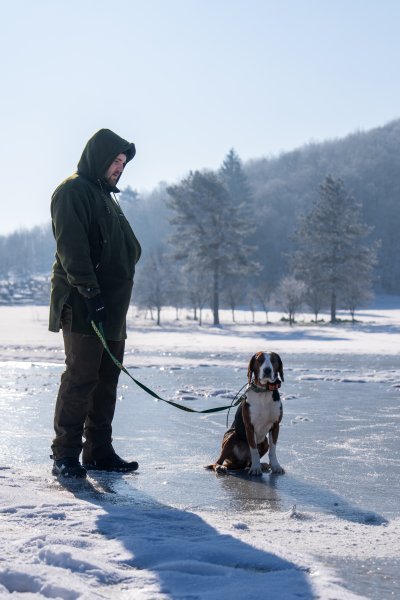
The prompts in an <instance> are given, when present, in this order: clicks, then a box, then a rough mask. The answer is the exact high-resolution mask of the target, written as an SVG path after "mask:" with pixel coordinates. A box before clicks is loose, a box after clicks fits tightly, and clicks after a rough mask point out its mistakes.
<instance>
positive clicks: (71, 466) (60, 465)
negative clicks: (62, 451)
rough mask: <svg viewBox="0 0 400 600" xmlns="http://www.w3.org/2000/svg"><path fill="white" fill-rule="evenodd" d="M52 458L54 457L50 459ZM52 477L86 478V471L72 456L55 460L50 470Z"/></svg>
mask: <svg viewBox="0 0 400 600" xmlns="http://www.w3.org/2000/svg"><path fill="white" fill-rule="evenodd" d="M50 458H54V457H50ZM52 474H53V475H61V476H62V477H77V478H81V479H82V478H84V477H86V469H85V468H84V467H82V465H81V463H80V462H79V460H78V459H77V458H75V457H73V456H66V457H65V458H55V459H54V463H53V469H52Z"/></svg>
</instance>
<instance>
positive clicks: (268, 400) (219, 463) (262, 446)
mask: <svg viewBox="0 0 400 600" xmlns="http://www.w3.org/2000/svg"><path fill="white" fill-rule="evenodd" d="M247 376H248V382H249V387H248V388H247V390H246V393H245V398H244V400H243V401H242V402H241V403H240V405H239V407H238V409H237V411H236V415H235V419H234V421H233V423H232V426H231V427H230V429H228V431H227V432H226V433H225V435H224V438H223V440H222V450H221V454H220V456H219V458H218V459H217V460H216V462H215V464H213V465H208V466H207V467H206V469H212V470H214V471H215V472H216V473H226V472H227V471H228V470H229V469H246V468H248V474H249V475H261V474H262V472H263V471H269V470H271V471H272V473H284V472H285V471H284V470H283V468H282V467H281V465H280V464H279V462H278V459H277V458H276V444H277V442H278V435H279V423H280V422H281V420H282V414H283V412H282V402H281V399H280V396H279V392H278V388H279V387H280V385H281V382H283V381H284V378H283V364H282V361H281V358H280V356H279V354H276V352H257V353H256V354H254V355H253V356H252V357H251V359H250V362H249V367H248V371H247ZM267 435H268V438H269V439H268V440H267ZM268 450H269V453H268V454H269V464H268V463H261V462H260V458H261V457H262V456H264V454H266V453H267V452H268Z"/></svg>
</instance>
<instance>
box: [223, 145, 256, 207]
mask: <svg viewBox="0 0 400 600" xmlns="http://www.w3.org/2000/svg"><path fill="white" fill-rule="evenodd" d="M219 173H220V176H221V180H222V182H223V183H224V185H225V187H226V189H227V190H228V193H229V196H230V198H231V200H232V202H233V204H234V205H235V206H244V205H248V204H249V203H250V202H251V200H252V198H251V191H250V185H249V182H248V179H247V177H246V175H245V173H244V171H243V168H242V162H241V160H240V158H239V156H238V154H237V153H236V152H235V150H234V149H233V148H231V149H230V150H229V152H228V154H227V155H226V156H225V159H224V161H223V163H222V165H221V168H220V171H219Z"/></svg>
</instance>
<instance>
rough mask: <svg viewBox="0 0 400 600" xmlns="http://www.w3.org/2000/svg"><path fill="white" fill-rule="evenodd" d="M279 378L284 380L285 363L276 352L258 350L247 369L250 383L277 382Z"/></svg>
mask: <svg viewBox="0 0 400 600" xmlns="http://www.w3.org/2000/svg"><path fill="white" fill-rule="evenodd" d="M278 375H279V379H280V380H281V381H282V382H283V381H284V377H283V363H282V360H281V357H280V356H279V354H277V353H276V352H257V353H256V354H253V356H252V357H251V359H250V362H249V368H248V370H247V378H248V381H249V383H251V382H252V381H254V383H255V384H256V385H265V384H267V383H275V382H276V380H277V379H278Z"/></svg>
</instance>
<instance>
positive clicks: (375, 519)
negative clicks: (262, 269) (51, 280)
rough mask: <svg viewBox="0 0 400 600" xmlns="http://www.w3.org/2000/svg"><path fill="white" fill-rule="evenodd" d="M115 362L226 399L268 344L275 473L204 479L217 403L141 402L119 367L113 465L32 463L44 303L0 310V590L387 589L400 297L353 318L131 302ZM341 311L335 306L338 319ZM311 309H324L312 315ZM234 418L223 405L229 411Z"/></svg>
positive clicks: (171, 393)
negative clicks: (198, 310) (54, 471)
mask: <svg viewBox="0 0 400 600" xmlns="http://www.w3.org/2000/svg"><path fill="white" fill-rule="evenodd" d="M129 316H130V319H129V337H128V342H127V353H126V360H125V364H126V366H127V367H129V368H130V369H132V374H133V376H134V377H135V378H137V379H139V380H140V381H142V382H143V383H145V384H146V385H149V386H150V387H152V388H153V389H154V390H156V391H157V392H158V393H159V394H160V395H162V396H163V397H166V398H169V399H172V400H174V401H178V402H182V403H185V404H187V405H189V406H191V407H193V408H198V409H203V408H208V407H210V406H218V405H220V406H224V405H227V404H228V405H229V404H230V402H231V400H232V398H233V397H234V396H235V394H236V392H237V391H238V390H239V389H240V387H241V386H242V385H243V384H244V383H245V379H246V369H247V362H248V360H249V358H250V356H251V354H253V353H254V352H255V351H257V350H259V349H264V348H265V349H269V350H274V351H277V352H279V353H280V354H281V357H282V359H283V362H284V368H285V383H284V385H283V386H282V390H281V391H282V394H283V404H284V419H283V424H282V429H281V434H280V439H279V444H278V457H279V461H280V462H281V464H282V465H283V466H284V467H285V470H286V474H285V475H283V476H273V475H270V474H264V475H263V476H262V477H261V478H249V477H248V476H246V474H240V475H228V476H225V477H224V476H215V475H214V474H213V473H210V472H209V471H206V470H204V469H203V465H205V464H208V463H209V462H210V461H211V460H213V459H215V458H216V456H217V454H218V451H219V446H220V443H221V439H222V435H223V432H224V430H225V427H226V413H217V414H213V415H193V414H188V413H185V412H183V411H178V410H176V409H175V408H172V407H170V406H169V405H167V404H165V403H162V402H156V401H154V400H153V399H152V398H150V397H149V396H146V394H145V393H144V392H143V391H141V390H140V389H139V388H137V387H135V385H134V383H133V382H131V381H130V380H129V379H128V378H127V377H126V376H125V375H124V374H122V375H121V379H120V386H119V392H118V404H117V411H116V417H115V421H114V443H115V447H116V449H117V451H118V452H119V453H120V454H121V455H123V456H124V457H127V458H129V457H131V456H132V458H135V459H138V460H139V463H140V469H139V471H138V472H136V473H134V474H129V475H119V474H96V475H95V476H91V477H89V478H88V479H87V480H86V481H68V480H67V481H59V480H57V479H56V478H54V477H52V476H51V473H50V470H51V462H50V460H49V458H48V454H49V446H50V443H51V439H52V413H53V407H54V399H55V395H56V392H57V387H58V382H59V377H60V374H61V372H62V368H63V350H62V337H61V334H60V335H57V334H52V333H49V332H48V331H47V308H46V307H31V306H19V307H4V306H3V307H1V308H0V331H1V339H0V367H1V368H0V408H1V412H2V436H1V437H0V456H1V463H0V480H1V488H0V539H1V547H2V550H1V554H0V598H3V597H4V598H6V597H8V596H11V597H13V598H24V599H25V598H28V599H29V598H35V599H37V598H62V599H77V598H85V599H86V598H88V599H92V598H93V599H97V598H122V599H124V598H133V599H139V600H141V599H143V600H161V599H163V600H164V599H167V598H174V599H175V598H176V599H185V600H195V599H200V600H202V599H207V600H208V599H210V600H211V599H214V598H215V599H217V598H218V599H219V600H220V599H224V598H236V597H238V598H239V597H243V598H246V599H257V600H258V599H259V598H265V597H266V598H269V597H271V598H272V597H275V598H278V599H280V600H286V599H292V598H293V599H295V598H296V599H298V598H304V599H311V598H321V599H332V600H333V599H344V600H351V599H352V598H372V599H378V598H379V599H382V598H391V597H393V598H395V597H399V595H400V583H399V580H398V572H399V566H400V564H399V563H400V560H399V556H400V535H399V534H400V514H399V513H400V511H399V503H398V498H399V497H400V478H399V467H400V456H399V446H398V427H399V419H400V403H399V389H400V369H399V364H398V348H399V332H400V299H396V298H392V299H390V298H381V299H379V302H377V303H376V305H375V306H373V307H371V308H369V309H368V310H363V311H362V312H361V313H360V314H358V315H357V319H358V322H357V323H356V324H354V325H352V324H350V323H344V322H343V323H339V324H338V325H336V326H334V327H332V326H331V325H329V324H328V323H327V322H325V323H319V324H318V325H314V324H310V320H311V316H310V315H298V316H297V320H298V324H297V325H295V326H294V327H289V326H288V325H287V324H286V323H284V322H281V321H280V318H281V316H282V315H281V314H279V313H274V312H271V314H270V315H269V319H270V321H271V322H270V324H268V325H265V324H264V323H265V317H264V315H262V314H261V313H259V314H256V322H255V323H253V322H252V316H251V314H250V313H245V312H241V311H237V314H236V320H237V322H236V323H235V324H232V323H231V322H230V313H229V312H226V313H223V314H222V326H221V327H220V328H216V327H212V325H211V323H210V320H209V316H207V315H206V324H205V325H204V327H201V328H200V327H199V326H198V325H197V324H196V323H194V322H193V321H192V320H190V319H188V318H186V314H185V313H183V312H182V315H181V319H180V321H175V320H174V317H175V313H174V311H165V312H164V313H163V314H162V318H164V324H163V325H162V327H161V328H158V327H156V325H155V324H154V322H152V321H150V320H146V319H144V317H143V315H139V314H138V313H137V311H136V309H132V311H131V312H130V315H129ZM339 316H340V317H341V318H343V319H344V318H347V317H346V315H339ZM325 318H326V316H325ZM231 419H232V413H231V414H230V417H229V420H231Z"/></svg>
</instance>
